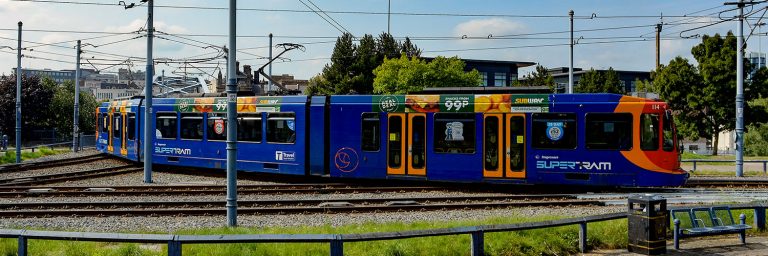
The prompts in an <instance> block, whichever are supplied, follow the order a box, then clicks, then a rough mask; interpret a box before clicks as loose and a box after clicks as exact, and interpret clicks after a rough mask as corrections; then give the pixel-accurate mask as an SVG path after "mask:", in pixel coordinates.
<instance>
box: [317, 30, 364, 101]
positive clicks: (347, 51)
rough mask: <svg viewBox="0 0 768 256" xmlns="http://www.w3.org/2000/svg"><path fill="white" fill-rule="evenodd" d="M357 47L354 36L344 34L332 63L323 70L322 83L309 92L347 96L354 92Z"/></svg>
mask: <svg viewBox="0 0 768 256" xmlns="http://www.w3.org/2000/svg"><path fill="white" fill-rule="evenodd" d="M354 54H355V45H354V44H353V43H352V34H349V33H344V34H343V35H341V36H340V37H339V38H337V39H336V46H335V47H334V48H333V53H332V54H331V63H330V64H326V65H325V67H324V68H323V73H322V77H323V79H322V80H319V81H321V83H319V84H316V85H315V86H312V87H313V88H312V89H311V90H309V91H311V92H313V93H316V94H324V95H333V94H347V93H349V92H350V91H351V90H352V75H351V72H352V65H353V64H354V63H355V58H354Z"/></svg>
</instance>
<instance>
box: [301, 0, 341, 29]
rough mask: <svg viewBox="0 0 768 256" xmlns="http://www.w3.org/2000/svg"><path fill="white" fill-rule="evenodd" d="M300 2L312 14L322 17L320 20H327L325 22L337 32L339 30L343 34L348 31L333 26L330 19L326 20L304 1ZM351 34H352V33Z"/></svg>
mask: <svg viewBox="0 0 768 256" xmlns="http://www.w3.org/2000/svg"><path fill="white" fill-rule="evenodd" d="M299 2H301V4H303V5H304V6H306V7H307V8H309V9H310V10H312V12H313V13H315V14H317V16H320V18H321V19H323V20H325V22H327V23H328V24H330V25H331V26H332V27H333V28H335V29H336V30H338V31H339V32H341V33H342V34H343V33H345V30H346V29H344V30H342V29H341V28H339V27H338V26H336V25H334V24H333V23H332V22H331V21H329V20H328V19H326V18H325V17H323V15H321V14H320V13H318V12H317V11H315V9H312V7H309V5H307V4H306V3H304V1H302V0H299ZM346 33H349V31H346ZM350 34H351V33H350Z"/></svg>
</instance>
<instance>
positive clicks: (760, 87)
mask: <svg viewBox="0 0 768 256" xmlns="http://www.w3.org/2000/svg"><path fill="white" fill-rule="evenodd" d="M691 53H692V54H693V56H694V58H695V59H696V61H697V62H698V63H699V64H698V67H696V68H694V67H693V65H691V64H688V60H685V59H683V58H680V57H678V58H675V59H673V60H672V61H671V62H670V64H669V65H668V66H666V67H663V68H662V69H661V70H660V71H659V72H658V74H657V76H656V77H655V78H654V81H653V84H654V87H655V90H657V91H658V92H659V96H661V97H662V99H664V100H665V101H667V102H669V104H670V106H671V107H672V108H673V109H674V110H676V111H675V113H677V114H678V118H677V119H678V127H681V129H679V130H681V132H682V133H683V134H684V135H686V137H687V138H689V139H698V138H712V139H714V145H717V143H718V136H717V135H718V134H719V133H720V132H722V131H727V130H733V129H734V128H735V123H736V113H735V112H736V111H735V109H736V103H735V101H734V99H733V96H734V95H736V62H734V61H733V60H734V56H736V54H737V50H736V37H735V36H733V33H731V32H728V34H727V35H726V36H725V37H721V36H720V35H719V34H715V35H714V36H708V35H705V36H703V37H702V42H701V43H700V44H698V45H696V46H694V47H693V48H692V49H691ZM744 62H745V69H744V70H745V75H746V74H747V72H748V71H749V70H750V69H751V65H750V64H749V62H748V61H747V60H744ZM745 77H746V76H745ZM766 78H768V70H764V69H761V70H757V71H756V73H755V75H754V76H752V79H751V81H747V82H748V83H745V88H747V89H746V90H745V93H744V96H745V97H744V98H745V102H747V103H749V102H753V101H755V100H756V99H758V98H759V97H764V96H765V95H766V90H768V89H767V88H766V86H765V85H766V83H767V82H766ZM744 107H745V109H744V113H745V125H749V124H751V123H754V122H757V121H765V118H766V117H765V116H766V111H765V106H760V105H755V104H745V106H744ZM715 154H716V153H715Z"/></svg>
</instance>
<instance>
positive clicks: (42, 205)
mask: <svg viewBox="0 0 768 256" xmlns="http://www.w3.org/2000/svg"><path fill="white" fill-rule="evenodd" d="M565 199H576V196H573V195H493V196H441V197H394V198H343V199H279V200H278V199H275V200H238V201H237V203H238V205H241V206H244V207H264V206H289V205H291V206H303V205H319V204H323V203H350V204H383V203H390V204H398V203H399V204H410V203H426V202H430V203H433V202H461V201H504V200H506V201H510V200H565ZM223 205H224V202H223V201H140V202H128V201H124V202H39V203H3V204H0V209H3V210H19V209H84V208H104V209H110V208H113V209H114V208H173V207H182V208H193V207H213V206H223Z"/></svg>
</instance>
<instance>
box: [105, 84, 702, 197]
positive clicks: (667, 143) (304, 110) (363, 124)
mask: <svg viewBox="0 0 768 256" xmlns="http://www.w3.org/2000/svg"><path fill="white" fill-rule="evenodd" d="M142 103H143V99H141V98H136V99H132V100H124V101H113V102H109V103H104V104H102V105H101V106H100V107H99V108H98V110H97V113H96V114H97V118H98V126H99V127H98V129H97V130H98V133H97V138H98V141H97V149H98V150H99V151H101V152H104V153H107V154H113V155H116V156H120V157H123V158H127V159H131V160H134V161H142V159H141V157H143V154H142V152H141V151H142V150H143V146H142V145H141V143H142V141H143V136H144V133H143V131H142V129H143V128H144V125H143V123H142V122H143V120H144V117H143V115H144V106H143V104H142ZM237 106H238V109H237V112H238V114H237V121H238V133H237V137H238V146H237V148H238V156H237V159H238V161H237V162H238V165H237V169H238V170H241V171H253V172H265V173H279V174H291V175H312V176H327V177H345V178H363V179H421V180H433V181H447V182H472V183H483V182H486V183H514V184H564V185H588V186H630V187H634V186H679V185H682V184H684V183H685V181H686V179H687V177H688V174H687V173H686V172H685V171H684V170H682V169H681V168H680V162H679V158H678V150H677V147H678V145H677V138H676V136H677V135H676V132H675V126H674V122H673V120H672V115H671V111H670V110H669V109H668V107H667V105H666V103H664V102H661V101H652V100H647V99H642V98H636V97H630V96H623V95H616V94H482V95H469V94H467V95H460V94H451V95H340V96H314V97H308V96H256V97H239V98H238V101H237ZM226 108H227V105H226V99H225V98H213V97H209V98H178V99H172V98H161V99H155V100H154V102H153V108H152V109H153V113H152V116H151V117H150V120H152V122H153V124H152V127H153V128H154V130H155V131H154V132H151V133H150V134H153V135H154V136H155V139H154V146H153V148H154V152H153V154H152V157H153V161H154V163H156V164H165V165H181V166H191V167H205V168H225V166H226V145H225V144H226V143H225V141H226Z"/></svg>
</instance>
